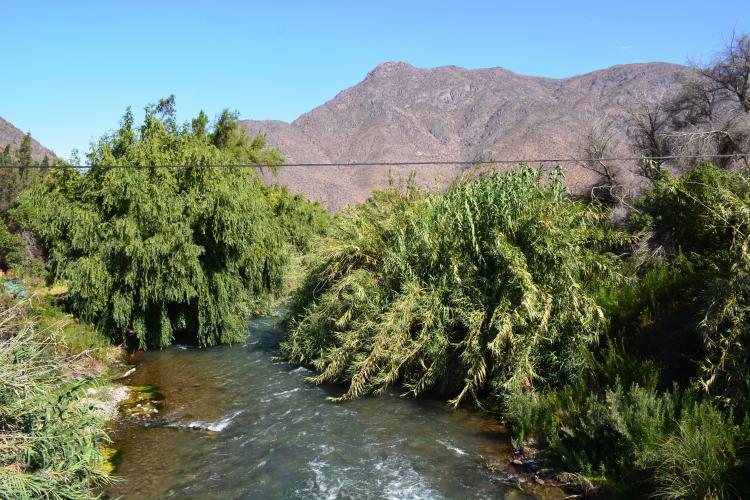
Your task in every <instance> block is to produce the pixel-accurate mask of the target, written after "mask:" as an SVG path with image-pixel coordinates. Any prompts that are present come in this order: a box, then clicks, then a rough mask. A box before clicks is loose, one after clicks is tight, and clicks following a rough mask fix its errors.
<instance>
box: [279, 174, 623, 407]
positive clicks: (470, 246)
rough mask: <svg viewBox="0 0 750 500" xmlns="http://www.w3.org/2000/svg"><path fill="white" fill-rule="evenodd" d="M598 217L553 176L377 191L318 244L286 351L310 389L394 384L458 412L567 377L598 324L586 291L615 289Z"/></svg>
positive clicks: (602, 219)
mask: <svg viewBox="0 0 750 500" xmlns="http://www.w3.org/2000/svg"><path fill="white" fill-rule="evenodd" d="M606 221H607V214H606V213H605V212H603V211H601V210H598V209H596V208H594V207H591V206H588V205H586V204H583V203H580V202H577V201H574V200H572V199H571V198H569V197H568V196H567V195H566V194H565V190H564V185H563V182H562V172H561V171H560V170H556V171H554V172H552V173H551V175H550V176H549V178H548V179H543V177H542V172H541V170H536V169H533V168H531V167H529V166H522V167H521V168H520V169H519V170H517V171H515V172H513V173H509V174H505V175H498V174H486V175H479V176H477V177H473V178H465V179H463V180H460V181H458V182H456V183H454V184H453V185H452V186H451V187H450V189H448V191H447V192H445V193H426V192H423V191H421V190H419V189H416V188H414V187H410V188H409V189H407V191H406V192H399V191H397V190H395V189H391V190H389V191H386V192H381V193H377V194H376V195H374V197H373V198H372V199H371V200H370V201H368V202H367V203H366V204H364V205H363V206H361V207H359V208H356V209H351V210H349V211H348V212H344V213H342V214H340V215H339V216H338V217H337V218H336V219H335V221H334V222H333V226H332V228H331V231H330V232H329V234H328V235H327V236H326V237H324V238H323V239H321V240H319V241H318V242H317V245H316V249H315V250H313V252H312V255H311V257H310V259H309V261H310V263H311V265H310V268H309V274H308V277H307V281H306V283H305V285H304V286H303V288H302V290H301V291H300V293H299V294H298V296H297V298H296V300H295V302H294V304H293V306H292V313H291V322H290V330H289V334H288V336H287V338H286V340H285V342H284V343H283V344H282V350H283V352H284V354H285V355H286V356H287V357H288V358H289V359H291V360H293V361H296V362H300V363H305V364H309V365H312V366H313V367H315V368H316V369H318V370H319V371H320V374H319V375H317V376H316V377H314V378H313V381H314V382H326V381H345V382H347V383H348V389H347V390H346V392H345V393H344V394H343V395H342V396H341V399H351V398H354V397H357V396H360V395H363V394H367V393H377V392H379V391H382V390H383V389H385V388H386V387H388V386H389V385H391V384H393V383H395V382H401V383H403V385H404V387H406V388H407V390H408V391H409V392H411V393H413V394H415V395H416V394H421V393H423V392H425V391H426V390H428V389H430V388H434V387H438V388H441V389H442V390H443V392H446V393H448V394H450V396H452V397H453V399H452V402H453V403H454V404H459V403H460V402H461V401H462V400H464V399H465V398H466V397H467V396H473V397H477V396H479V395H481V394H487V393H491V394H494V395H497V396H498V397H504V396H505V395H507V394H510V393H518V392H524V391H535V390H537V389H538V388H541V387H545V386H554V385H556V384H561V383H564V382H566V381H572V380H575V379H576V378H577V377H578V376H579V375H580V373H581V370H582V369H583V368H584V366H585V363H586V358H587V354H586V353H587V351H588V350H589V349H590V348H591V346H593V345H595V344H596V342H597V339H598V337H599V335H600V334H601V333H602V332H603V331H604V330H605V327H606V321H605V319H604V315H603V311H602V309H601V308H600V307H599V306H598V305H597V303H596V302H595V300H594V297H593V288H592V284H593V283H594V282H595V281H596V280H599V279H601V280H609V281H610V282H617V281H620V280H622V276H621V275H620V274H619V272H618V264H617V259H616V257H615V256H614V255H612V254H610V253H607V249H608V248H610V247H612V246H613V245H617V244H620V243H622V242H623V240H624V238H625V237H624V235H623V234H622V233H618V232H617V231H614V230H612V229H611V228H609V227H608V225H607V224H606Z"/></svg>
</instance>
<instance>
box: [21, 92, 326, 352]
mask: <svg viewBox="0 0 750 500" xmlns="http://www.w3.org/2000/svg"><path fill="white" fill-rule="evenodd" d="M87 157H88V160H89V162H90V164H91V165H92V167H91V168H89V169H87V170H86V171H85V172H79V171H77V170H75V169H73V168H70V167H63V168H60V169H57V170H55V171H53V173H52V174H51V175H50V177H49V179H48V180H47V182H46V183H45V184H44V185H43V186H41V187H38V188H36V189H34V190H32V191H30V192H27V193H25V194H24V195H22V196H21V198H20V206H19V208H18V209H17V210H16V211H15V216H16V218H17V219H18V220H19V221H21V222H22V223H24V224H25V225H27V226H28V227H30V228H31V229H33V231H34V232H35V233H36V234H38V235H39V236H40V237H41V238H42V240H43V242H44V243H45V245H46V246H47V249H48V252H49V266H50V270H51V272H52V276H53V277H54V278H57V279H61V280H64V281H65V282H67V284H68V287H69V294H68V303H69V305H70V308H71V309H72V310H73V312H75V313H77V314H78V315H79V316H80V317H82V318H84V319H87V320H92V321H96V322H97V323H98V325H99V326H100V327H101V328H103V329H104V331H108V332H115V333H116V334H117V335H118V336H120V337H124V338H126V339H128V340H132V341H135V342H134V343H136V342H137V344H138V345H139V346H140V347H146V346H153V347H163V346H166V345H168V344H169V343H170V342H172V340H173V338H174V337H175V335H178V334H184V335H185V336H186V337H187V340H191V341H195V342H197V343H198V344H199V345H201V346H206V345H212V344H216V343H228V342H235V341H238V340H240V339H241V338H243V332H244V328H245V323H244V321H245V319H246V317H247V316H248V315H249V314H250V313H251V312H252V311H253V310H255V309H257V308H258V307H259V306H260V305H261V304H262V303H263V302H264V301H265V300H266V299H268V298H269V297H270V296H272V295H273V294H275V293H277V292H278V291H279V289H280V286H281V282H282V274H283V272H284V269H285V266H286V263H287V261H288V253H289V245H290V244H289V243H288V241H287V234H286V228H285V225H288V220H287V219H288V214H286V212H283V211H281V212H280V210H279V208H278V205H279V201H278V198H279V197H281V198H289V195H288V193H286V191H283V190H279V189H276V188H273V187H269V186H268V185H267V184H266V183H264V182H263V181H262V180H261V179H260V177H259V176H258V174H257V173H256V172H255V171H254V170H253V169H249V168H158V169H149V168H143V169H122V168H120V169H118V168H111V167H112V166H115V165H136V166H137V165H222V164H223V165H230V164H238V163H250V162H260V163H265V164H278V163H280V162H281V155H280V153H279V152H278V151H277V150H273V149H269V148H267V147H266V145H265V141H264V139H263V137H257V138H255V139H250V138H248V136H247V134H246V133H245V131H244V130H243V129H242V128H241V127H240V125H239V123H238V121H237V117H236V115H234V114H232V113H229V112H228V111H224V112H223V113H222V114H221V115H220V116H219V117H218V118H217V119H216V120H215V121H214V122H213V124H210V125H209V123H208V119H207V117H206V115H205V114H204V113H202V112H201V113H200V114H199V115H198V116H197V117H196V118H195V119H193V120H192V121H191V122H190V123H185V124H183V125H178V124H177V122H176V119H175V111H174V98H173V97H170V98H168V99H164V100H161V101H159V103H158V104H156V105H150V106H148V107H146V114H145V118H144V121H143V124H142V125H140V126H136V125H135V124H134V120H133V114H132V112H131V111H130V110H128V111H127V113H126V114H125V116H124V117H123V119H122V122H121V126H120V128H119V129H117V130H115V131H114V132H112V133H109V134H106V135H104V136H103V137H102V138H101V139H99V140H98V141H97V142H96V143H95V144H93V145H92V147H91V150H90V152H89V153H88V155H87ZM296 203H298V204H301V205H305V204H307V205H309V203H307V202H305V201H304V200H298V201H297V202H296ZM311 210H312V211H315V210H314V209H311ZM282 212H283V213H282ZM279 213H282V215H285V216H284V217H277V216H278V215H279ZM285 221H286V222H285Z"/></svg>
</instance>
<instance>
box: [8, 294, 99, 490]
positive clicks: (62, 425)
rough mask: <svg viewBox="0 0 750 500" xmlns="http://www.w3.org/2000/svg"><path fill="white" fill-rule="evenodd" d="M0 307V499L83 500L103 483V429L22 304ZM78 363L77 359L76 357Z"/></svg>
mask: <svg viewBox="0 0 750 500" xmlns="http://www.w3.org/2000/svg"><path fill="white" fill-rule="evenodd" d="M2 302H3V303H2V304H0V450H1V451H2V452H1V453H0V498H19V499H31V498H74V499H75V498H90V497H93V496H94V495H93V489H94V488H98V487H100V486H102V485H104V484H106V483H108V482H109V481H110V478H109V476H108V475H107V473H106V472H104V470H103V468H102V464H103V457H102V455H101V453H100V451H99V447H100V446H101V444H102V443H104V442H106V440H107V437H106V435H105V434H104V422H103V421H102V420H100V419H99V418H98V417H96V415H95V413H94V411H93V408H92V407H91V403H90V402H88V401H86V399H85V398H84V397H83V392H84V389H85V388H86V386H87V385H89V384H90V383H89V382H88V381H87V379H85V378H79V377H75V376H73V375H72V374H73V373H75V372H76V369H75V367H74V361H73V359H74V358H69V357H68V354H67V352H68V351H67V347H66V346H64V345H62V344H60V343H59V342H58V340H57V334H58V330H57V329H56V328H55V327H54V326H52V327H49V328H46V329H43V328H41V327H40V326H39V325H38V323H37V320H38V317H37V315H36V314H35V313H30V312H29V304H28V302H26V303H21V304H16V305H13V306H10V305H8V304H7V303H6V302H5V300H3V301H2ZM76 358H78V360H80V358H81V355H80V353H79V354H78V356H76Z"/></svg>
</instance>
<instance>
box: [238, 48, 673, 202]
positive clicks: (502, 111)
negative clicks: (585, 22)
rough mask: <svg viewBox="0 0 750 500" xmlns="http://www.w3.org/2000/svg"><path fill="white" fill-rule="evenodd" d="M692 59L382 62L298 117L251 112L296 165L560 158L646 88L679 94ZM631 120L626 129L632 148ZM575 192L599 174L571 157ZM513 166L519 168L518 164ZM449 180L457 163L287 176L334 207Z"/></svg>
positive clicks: (250, 123) (251, 127) (621, 136)
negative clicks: (540, 72) (590, 68)
mask: <svg viewBox="0 0 750 500" xmlns="http://www.w3.org/2000/svg"><path fill="white" fill-rule="evenodd" d="M685 71H688V70H687V68H685V67H684V66H679V65H674V64H667V63H645V64H629V65H620V66H613V67H611V68H607V69H604V70H600V71H595V72H592V73H588V74H585V75H581V76H575V77H571V78H564V79H552V78H542V77H533V76H524V75H519V74H516V73H513V72H511V71H508V70H506V69H503V68H490V69H475V70H467V69H463V68H459V67H456V66H443V67H438V68H428V69H424V68H416V67H414V66H412V65H410V64H408V63H405V62H388V63H384V64H381V65H379V66H377V67H376V68H375V69H374V70H372V71H371V72H370V73H369V74H368V75H367V77H366V78H365V79H364V80H363V81H362V82H360V83H359V84H357V85H355V86H353V87H351V88H349V89H347V90H344V91H343V92H341V93H339V94H338V95H337V96H336V97H334V98H333V99H332V100H330V101H328V102H327V103H325V104H323V105H322V106H320V107H318V108H315V109H313V110H312V111H310V112H308V113H305V114H303V115H302V116H300V117H299V118H298V119H296V120H295V121H293V122H292V123H286V122H282V121H270V120H269V121H254V120H244V121H242V124H243V126H244V127H245V128H246V129H247V130H248V132H250V133H251V134H253V135H254V134H257V133H263V134H265V135H266V138H267V139H268V142H269V144H270V145H272V146H275V147H278V148H279V149H281V151H282V152H283V153H284V155H285V158H286V160H287V162H289V163H335V162H340V163H349V162H376V161H389V162H400V161H446V160H471V161H473V160H476V159H479V158H495V159H518V158H528V159H533V158H560V157H572V156H576V155H577V154H578V150H579V147H580V136H581V134H582V133H583V132H584V131H585V130H586V129H587V127H589V126H590V124H591V123H592V122H593V121H594V120H596V119H599V118H602V117H613V118H614V119H616V120H617V121H619V123H621V124H622V118H621V117H619V116H620V114H621V113H620V112H621V109H622V107H623V106H624V105H627V104H628V103H629V102H632V101H633V100H634V99H636V98H639V97H641V96H644V95H645V96H656V95H661V94H664V93H669V92H671V91H672V90H673V89H674V88H675V78H676V77H677V76H678V75H680V74H681V73H684V72H685ZM625 129H626V127H624V126H620V127H617V134H618V140H620V142H621V143H622V146H621V148H622V149H621V152H625V153H627V152H628V151H627V149H626V148H625V143H626V142H627V141H626V132H625ZM566 167H567V174H566V180H567V182H568V186H569V188H570V189H571V190H573V191H584V190H587V189H589V188H590V186H591V184H592V183H593V182H594V181H595V180H596V179H595V177H594V176H592V174H591V173H590V172H588V171H586V170H585V169H583V168H581V167H578V166H575V165H566ZM507 168H512V167H511V166H508V167H507ZM412 170H416V177H417V181H418V182H421V183H424V184H428V185H434V184H435V182H433V180H434V179H435V178H436V177H439V178H440V179H439V180H438V181H437V184H443V183H445V182H446V180H449V179H451V178H453V177H455V176H456V175H458V173H459V172H460V171H461V168H459V167H457V166H426V167H425V166H422V167H397V168H389V167H376V166H362V167H288V168H286V169H282V171H281V172H280V173H279V174H278V180H279V182H281V183H282V184H285V185H287V186H289V187H290V189H291V190H293V191H297V192H303V193H305V194H306V195H308V196H310V197H311V198H313V199H317V200H320V201H322V202H323V203H324V204H325V205H326V206H328V207H331V208H338V207H340V206H342V205H345V204H349V203H355V202H359V201H363V200H364V199H366V198H367V196H368V195H369V193H370V192H372V190H373V189H376V188H382V187H385V186H387V184H388V182H389V178H391V177H393V178H396V179H404V178H405V177H407V176H408V174H409V172H411V171H412Z"/></svg>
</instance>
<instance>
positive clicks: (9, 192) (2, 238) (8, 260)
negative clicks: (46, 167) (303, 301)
mask: <svg viewBox="0 0 750 500" xmlns="http://www.w3.org/2000/svg"><path fill="white" fill-rule="evenodd" d="M37 164H49V159H48V158H47V157H46V156H45V157H44V159H43V160H42V161H41V162H35V161H34V160H33V158H32V156H31V135H30V134H26V135H25V136H24V138H23V141H22V142H21V145H20V146H19V147H18V148H17V149H16V150H13V148H11V146H10V145H9V144H8V145H6V146H5V148H4V149H3V150H2V151H0V269H2V270H8V269H11V270H13V271H14V272H15V273H17V274H21V273H24V272H26V271H27V270H28V269H29V268H30V267H33V264H34V263H32V262H28V259H27V257H26V253H25V251H24V248H25V245H24V242H23V240H22V239H21V238H20V237H19V236H18V235H17V234H16V233H17V228H16V227H14V226H13V225H12V224H9V221H8V220H7V217H6V215H7V214H6V212H7V210H8V208H10V207H11V206H12V205H13V203H15V201H16V197H17V196H18V194H19V193H20V192H22V191H23V190H24V189H28V188H30V187H31V186H34V185H36V184H38V183H39V182H41V181H42V179H43V178H44V175H45V173H44V171H41V170H33V169H19V168H8V167H18V166H21V165H23V166H28V165H37ZM3 167H5V168H3Z"/></svg>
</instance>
